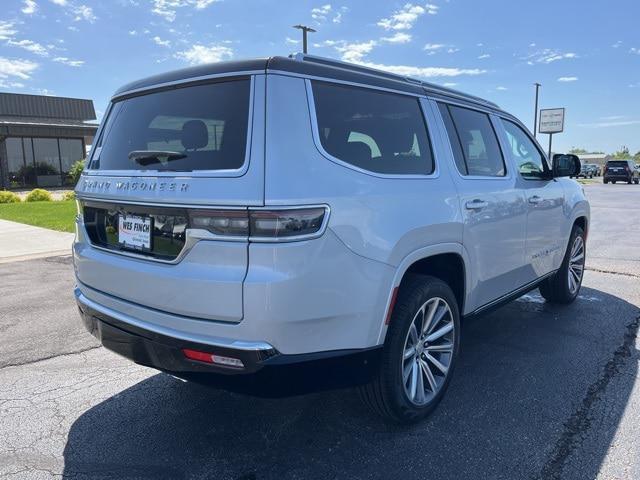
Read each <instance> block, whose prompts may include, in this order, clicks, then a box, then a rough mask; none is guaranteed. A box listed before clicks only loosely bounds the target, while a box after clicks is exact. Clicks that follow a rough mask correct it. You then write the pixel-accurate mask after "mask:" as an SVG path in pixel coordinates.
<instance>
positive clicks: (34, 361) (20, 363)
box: [0, 345, 102, 370]
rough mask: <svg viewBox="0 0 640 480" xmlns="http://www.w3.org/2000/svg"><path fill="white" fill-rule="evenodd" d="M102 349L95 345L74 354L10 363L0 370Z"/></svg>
mask: <svg viewBox="0 0 640 480" xmlns="http://www.w3.org/2000/svg"><path fill="white" fill-rule="evenodd" d="M100 347H102V345H95V346H92V347H87V348H82V349H80V350H76V351H74V352H66V353H57V354H55V355H49V356H47V357H42V358H38V359H36V360H29V361H27V362H18V363H8V364H6V365H0V370H2V369H4V368H9V367H22V366H24V365H33V364H34V363H38V362H44V361H45V360H51V359H52V358H58V357H66V356H69V355H77V354H79V353H84V352H89V351H91V350H95V349H96V348H100Z"/></svg>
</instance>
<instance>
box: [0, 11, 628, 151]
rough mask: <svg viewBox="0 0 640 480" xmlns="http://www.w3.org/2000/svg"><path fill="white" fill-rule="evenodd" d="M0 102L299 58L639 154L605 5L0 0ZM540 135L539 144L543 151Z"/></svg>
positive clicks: (622, 49) (95, 94) (617, 42)
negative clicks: (205, 67) (442, 93)
mask: <svg viewBox="0 0 640 480" xmlns="http://www.w3.org/2000/svg"><path fill="white" fill-rule="evenodd" d="M2 7H3V8H2V13H0V90H2V91H12V92H22V93H44V94H52V95H60V96H70V97H82V98H91V99H93V100H94V102H95V105H96V109H97V110H98V113H99V115H100V114H101V112H102V111H104V109H105V106H106V105H107V102H108V99H109V97H110V96H111V94H112V93H113V91H114V90H115V89H116V88H117V87H119V86H120V85H122V84H124V83H126V82H128V81H130V80H134V79H136V78H140V77H143V76H147V75H152V74H155V73H158V72H162V71H167V70H172V69H175V68H180V67H184V66H187V65H190V64H196V63H200V62H211V61H220V60H226V59H231V58H248V57H256V56H269V55H286V54H289V53H292V52H295V51H299V50H301V49H302V47H301V44H300V43H296V42H297V41H299V38H300V33H299V32H298V31H297V30H293V29H292V28H291V25H294V24H296V23H306V24H308V25H311V26H313V27H314V28H316V29H317V30H318V32H317V33H315V34H310V53H314V54H318V55H323V56H329V57H334V58H342V59H345V60H350V61H354V62H358V63H363V64H369V65H374V66H378V67H380V68H385V69H388V70H391V71H395V72H399V73H403V74H407V75H412V76H416V77H422V78H424V79H427V80H429V81H432V82H435V83H439V84H446V85H449V86H452V87H454V88H457V89H460V90H463V91H465V92H469V93H473V94H476V95H479V96H482V97H485V98H488V99H490V100H493V101H495V102H496V103H498V104H499V105H500V106H502V107H503V108H505V109H506V110H508V111H510V112H512V113H514V114H515V115H517V116H518V117H520V118H521V119H522V120H523V121H524V122H525V123H526V124H527V125H529V126H530V128H531V124H532V122H533V86H532V84H533V83H534V82H540V83H542V85H543V86H542V89H541V102H540V105H541V107H566V109H567V118H566V125H565V133H563V134H559V135H556V136H555V137H554V150H555V151H563V150H566V149H568V148H570V147H572V146H578V147H584V148H586V149H588V150H604V151H606V152H611V151H614V150H617V149H619V148H620V147H621V146H622V145H626V146H628V147H629V148H630V150H631V151H632V152H636V151H638V150H640V34H639V33H638V23H637V22H638V18H640V2H638V0H615V1H611V2H602V1H591V0H553V1H551V0H538V1H535V2H524V1H518V0H482V1H480V0H448V1H447V0H429V2H428V3H424V2H415V1H412V2H410V3H407V2H406V1H400V2H395V1H384V2H382V1H378V2H374V1H364V0H362V1H360V0H344V1H338V0H321V1H314V2H309V1H284V0H280V1H276V0H104V1H92V0H2ZM546 139H547V137H546V135H544V136H540V137H539V140H540V142H541V143H542V144H543V145H546V141H547V140H546Z"/></svg>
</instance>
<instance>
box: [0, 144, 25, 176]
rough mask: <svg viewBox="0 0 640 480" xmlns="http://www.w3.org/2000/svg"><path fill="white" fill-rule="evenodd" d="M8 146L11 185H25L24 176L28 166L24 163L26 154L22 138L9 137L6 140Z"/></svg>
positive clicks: (8, 168)
mask: <svg viewBox="0 0 640 480" xmlns="http://www.w3.org/2000/svg"><path fill="white" fill-rule="evenodd" d="M5 146H6V147H7V170H8V173H9V186H11V187H12V188H15V187H21V186H23V185H24V183H25V182H24V177H25V174H26V171H25V170H26V168H25V164H24V154H23V151H22V139H21V138H7V139H6V140H5Z"/></svg>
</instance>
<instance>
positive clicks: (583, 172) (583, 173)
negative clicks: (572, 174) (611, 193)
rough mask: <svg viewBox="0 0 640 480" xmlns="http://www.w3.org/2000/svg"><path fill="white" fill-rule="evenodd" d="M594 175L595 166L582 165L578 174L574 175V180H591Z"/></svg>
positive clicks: (590, 164)
mask: <svg viewBox="0 0 640 480" xmlns="http://www.w3.org/2000/svg"><path fill="white" fill-rule="evenodd" d="M595 174H596V168H595V165H594V164H592V163H583V164H582V167H581V168H580V173H578V175H576V178H580V177H584V178H593V177H594V176H595Z"/></svg>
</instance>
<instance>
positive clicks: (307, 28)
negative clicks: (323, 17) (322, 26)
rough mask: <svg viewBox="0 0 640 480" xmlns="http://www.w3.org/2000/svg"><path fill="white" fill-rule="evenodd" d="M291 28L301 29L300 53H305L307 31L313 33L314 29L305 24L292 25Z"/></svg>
mask: <svg viewBox="0 0 640 480" xmlns="http://www.w3.org/2000/svg"><path fill="white" fill-rule="evenodd" d="M293 28H297V29H298V30H302V53H304V54H305V55H306V53H307V32H312V33H315V30H314V29H313V28H311V27H307V26H306V25H294V26H293Z"/></svg>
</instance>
